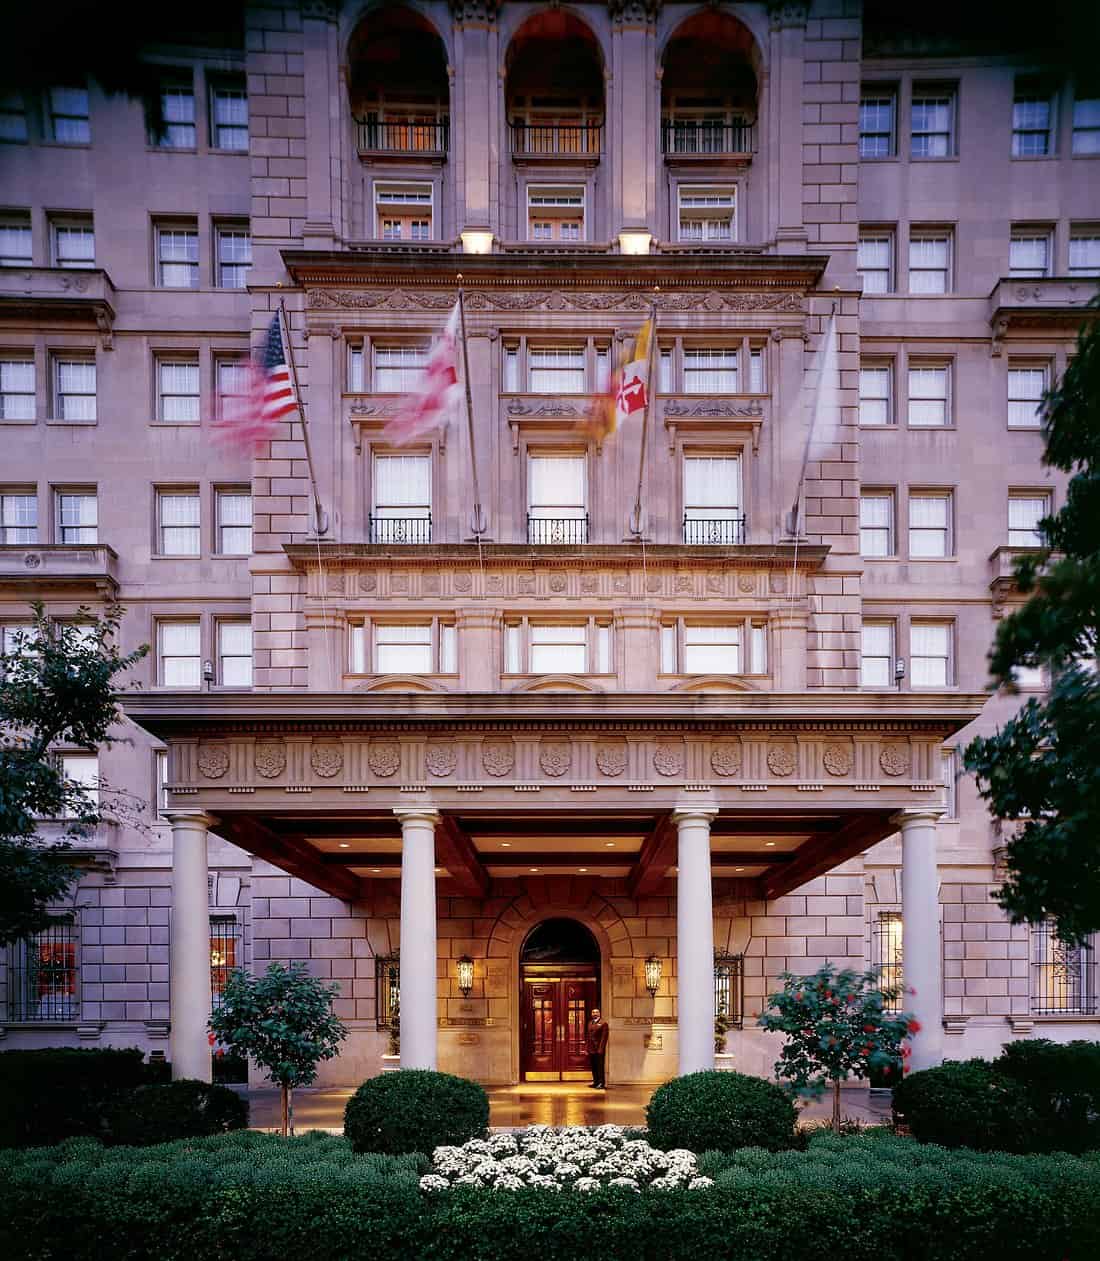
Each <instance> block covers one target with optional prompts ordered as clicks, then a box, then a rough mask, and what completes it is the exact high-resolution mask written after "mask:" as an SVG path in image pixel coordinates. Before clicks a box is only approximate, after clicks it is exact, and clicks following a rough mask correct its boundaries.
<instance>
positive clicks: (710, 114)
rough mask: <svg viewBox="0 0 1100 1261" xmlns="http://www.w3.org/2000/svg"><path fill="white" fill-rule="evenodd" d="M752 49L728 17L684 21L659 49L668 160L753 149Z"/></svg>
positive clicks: (717, 15)
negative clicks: (660, 51)
mask: <svg viewBox="0 0 1100 1261" xmlns="http://www.w3.org/2000/svg"><path fill="white" fill-rule="evenodd" d="M756 60H757V57H756V44H755V41H754V40H753V37H752V35H751V33H750V32H749V31H748V29H747V28H746V27H745V26H743V25H742V24H741V23H740V22H739V21H737V19H736V18H734V17H731V16H730V15H729V14H728V13H717V12H714V11H712V10H708V11H706V12H703V13H697V14H695V16H694V17H690V18H688V19H687V20H686V21H685V22H683V23H682V24H681V25H680V26H679V27H678V28H677V30H676V32H675V34H674V35H673V36H672V38H671V39H670V40H669V42H668V45H667V46H666V48H665V53H664V57H663V59H662V76H661V124H662V125H661V133H662V145H663V149H664V152H665V153H666V154H668V155H677V156H679V155H685V156H686V155H694V154H698V155H710V156H719V155H721V156H731V155H739V154H750V153H752V152H753V151H754V149H755V147H756V143H755V126H756V113H757V92H758V84H757V74H756V68H755V63H756Z"/></svg>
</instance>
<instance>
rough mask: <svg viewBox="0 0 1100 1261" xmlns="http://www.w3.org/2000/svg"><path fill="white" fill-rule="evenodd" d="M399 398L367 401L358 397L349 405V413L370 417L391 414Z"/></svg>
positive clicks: (395, 408)
mask: <svg viewBox="0 0 1100 1261" xmlns="http://www.w3.org/2000/svg"><path fill="white" fill-rule="evenodd" d="M400 402H401V400H400V399H396V398H395V399H380V400H379V401H378V402H376V403H368V402H365V401H364V400H362V399H360V400H358V401H357V402H355V403H352V405H351V409H350V410H351V414H352V415H353V416H363V417H365V418H368V419H369V418H370V417H372V416H392V415H393V414H394V413H395V412H396V411H397V408H398V406H399V405H400Z"/></svg>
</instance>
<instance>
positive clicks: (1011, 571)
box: [989, 546, 1042, 617]
mask: <svg viewBox="0 0 1100 1261" xmlns="http://www.w3.org/2000/svg"><path fill="white" fill-rule="evenodd" d="M1041 551H1042V548H1039V547H1007V546H1005V547H997V548H994V549H993V551H992V552H990V554H989V594H990V596H991V598H992V600H993V616H994V617H1001V616H1002V614H1003V613H1004V612H1005V605H1006V603H1008V602H1009V601H1011V600H1013V599H1016V600H1019V599H1020V592H1019V588H1018V587H1017V585H1016V562H1017V561H1019V560H1021V559H1022V558H1023V557H1025V556H1038V555H1039V553H1040V552H1041Z"/></svg>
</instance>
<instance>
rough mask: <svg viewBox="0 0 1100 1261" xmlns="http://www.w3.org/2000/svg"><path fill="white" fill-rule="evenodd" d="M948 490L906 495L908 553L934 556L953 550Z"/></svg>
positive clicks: (923, 557) (917, 556)
mask: <svg viewBox="0 0 1100 1261" xmlns="http://www.w3.org/2000/svg"><path fill="white" fill-rule="evenodd" d="M952 551H953V549H952V546H951V493H950V492H949V491H948V492H942V491H941V492H937V493H935V494H923V495H922V494H914V493H912V492H910V495H909V555H910V556H911V557H912V558H913V559H914V560H935V559H941V558H943V557H945V556H950V555H951V554H952Z"/></svg>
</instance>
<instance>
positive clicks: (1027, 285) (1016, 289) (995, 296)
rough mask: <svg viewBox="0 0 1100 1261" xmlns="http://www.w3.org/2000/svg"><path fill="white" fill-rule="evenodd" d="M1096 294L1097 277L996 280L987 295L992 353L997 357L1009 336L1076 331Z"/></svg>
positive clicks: (1099, 289) (1011, 278)
mask: <svg viewBox="0 0 1100 1261" xmlns="http://www.w3.org/2000/svg"><path fill="white" fill-rule="evenodd" d="M1098 291H1100V278H1095V277H1091V276H1051V277H1047V278H1037V279H1023V278H1018V277H1015V278H1014V277H1007V278H1004V279H1001V280H999V281H998V282H997V283H996V285H994V287H993V292H992V293H991V294H990V295H989V323H990V326H991V327H992V329H993V353H994V354H995V355H997V354H1000V351H1001V343H1002V342H1003V340H1004V338H1005V337H1006V336H1007V335H1009V334H1010V333H1014V332H1023V333H1025V334H1027V333H1031V332H1034V331H1035V330H1039V331H1041V332H1042V333H1043V334H1044V335H1045V334H1049V333H1051V332H1059V331H1061V332H1073V331H1075V330H1076V329H1077V328H1078V327H1079V326H1080V324H1081V322H1082V320H1083V318H1084V317H1085V316H1086V314H1087V312H1086V308H1087V306H1088V303H1089V302H1090V300H1091V299H1092V298H1094V297H1095V296H1096V294H1097V292H1098Z"/></svg>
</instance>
